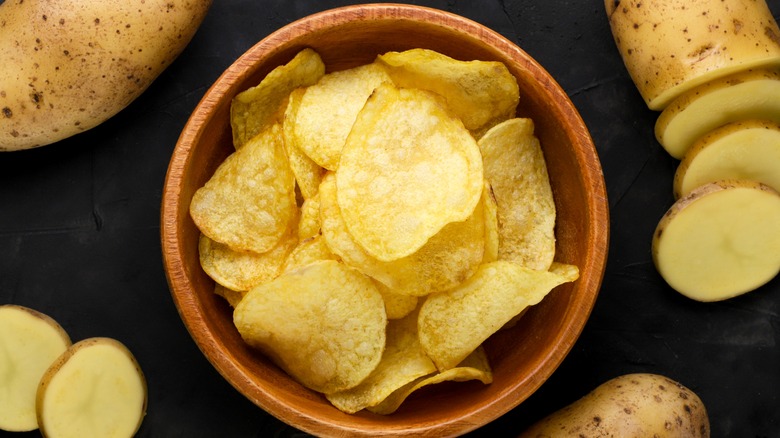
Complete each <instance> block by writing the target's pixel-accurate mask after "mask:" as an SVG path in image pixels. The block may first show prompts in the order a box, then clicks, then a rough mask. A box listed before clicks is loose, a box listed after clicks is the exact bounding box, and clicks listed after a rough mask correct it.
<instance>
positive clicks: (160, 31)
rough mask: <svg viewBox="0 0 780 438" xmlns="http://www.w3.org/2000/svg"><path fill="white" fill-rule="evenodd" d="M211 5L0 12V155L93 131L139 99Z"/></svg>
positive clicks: (63, 1)
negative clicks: (88, 130) (2, 152)
mask: <svg viewBox="0 0 780 438" xmlns="http://www.w3.org/2000/svg"><path fill="white" fill-rule="evenodd" d="M210 5H211V0H146V1H140V2H138V1H126V0H6V1H5V2H2V3H1V4H0V59H2V60H3V62H2V64H1V65H0V77H2V78H3V79H2V82H0V151H13V150H20V149H29V148H34V147H38V146H43V145H47V144H50V143H54V142H56V141H59V140H62V139H64V138H67V137H70V136H72V135H74V134H77V133H79V132H82V131H85V130H87V129H90V128H92V127H94V126H96V125H98V124H100V123H102V122H104V121H105V120H107V119H108V118H109V117H111V116H113V115H115V114H116V113H117V112H119V111H120V110H122V109H123V108H125V107H126V106H127V105H128V104H130V102H132V101H133V100H134V99H136V98H137V97H138V96H139V95H140V94H141V93H142V92H143V91H144V90H145V89H146V88H147V87H148V86H149V85H150V84H151V83H152V81H153V80H154V79H155V78H156V77H157V76H158V75H159V74H160V73H162V71H163V70H164V69H165V68H167V67H168V66H169V65H170V64H171V62H172V61H173V60H174V59H175V58H176V57H177V56H178V55H179V54H180V53H181V51H182V50H183V49H184V47H185V46H186V45H187V44H188V43H189V41H190V40H191V38H192V37H193V35H194V34H195V31H196V30H197V29H198V27H199V26H200V24H201V22H202V21H203V18H204V17H205V15H206V12H207V11H208V9H209V7H210Z"/></svg>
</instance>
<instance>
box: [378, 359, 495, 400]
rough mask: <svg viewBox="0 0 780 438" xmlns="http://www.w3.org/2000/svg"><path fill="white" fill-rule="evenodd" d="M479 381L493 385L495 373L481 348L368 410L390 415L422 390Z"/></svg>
mask: <svg viewBox="0 0 780 438" xmlns="http://www.w3.org/2000/svg"><path fill="white" fill-rule="evenodd" d="M467 380H479V381H481V382H482V383H484V384H485V385H487V384H490V383H493V371H492V370H491V368H490V363H489V362H488V358H487V355H486V354H485V350H484V349H483V348H482V347H481V346H480V347H477V349H476V350H474V352H473V353H471V354H469V355H468V356H466V358H465V359H463V362H461V363H459V364H458V365H457V366H456V367H455V368H450V369H448V370H444V371H440V372H434V373H432V374H429V375H427V376H423V377H420V378H418V379H417V380H415V381H413V382H411V383H408V384H406V385H404V386H402V387H401V388H398V389H397V390H396V391H395V392H393V393H392V394H390V395H389V396H387V397H386V398H385V399H384V400H383V401H382V402H381V403H379V404H376V405H374V406H368V407H367V410H369V411H371V412H373V413H375V414H380V415H389V414H392V413H393V412H395V411H396V410H398V408H399V407H401V404H402V403H403V402H404V400H406V399H407V397H409V396H410V395H412V393H413V392H415V391H417V390H418V389H420V388H424V387H426V386H429V385H435V384H437V383H442V382H447V381H452V382H465V381H467Z"/></svg>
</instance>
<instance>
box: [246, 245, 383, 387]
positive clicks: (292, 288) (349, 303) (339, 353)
mask: <svg viewBox="0 0 780 438" xmlns="http://www.w3.org/2000/svg"><path fill="white" fill-rule="evenodd" d="M233 321H234V323H235V325H236V328H237V329H238V332H239V333H240V334H241V337H242V338H243V339H244V340H245V341H246V342H247V343H248V344H249V345H251V346H253V347H255V348H258V349H260V350H262V351H264V352H265V353H266V354H267V355H268V356H269V357H271V358H272V359H273V360H274V361H275V362H276V363H277V364H278V365H279V367H280V368H282V369H283V370H285V371H286V372H287V373H288V374H290V375H291V376H293V377H294V378H295V379H297V380H298V382H300V383H301V384H303V385H304V386H306V387H308V388H310V389H313V390H315V391H319V392H321V393H323V394H331V393H334V392H337V391H344V390H347V389H349V388H352V387H355V386H356V385H358V384H359V383H360V382H362V381H363V380H364V379H365V378H366V377H367V376H368V375H369V374H370V373H371V372H372V371H373V370H374V368H376V366H377V364H378V363H379V361H380V359H381V358H382V352H383V351H384V346H385V327H386V325H387V316H386V314H385V306H384V303H383V302H382V296H381V295H380V294H379V291H377V289H376V287H375V286H374V283H373V282H372V281H371V280H370V279H369V278H368V277H366V276H365V275H363V274H361V273H360V272H358V271H356V270H354V269H351V268H349V267H347V266H345V265H344V264H343V263H340V262H337V261H334V260H323V261H319V262H314V263H310V264H308V265H306V266H303V267H301V268H299V269H295V270H293V271H288V272H285V273H283V274H282V275H280V276H279V277H277V278H276V279H275V280H273V281H271V282H268V283H264V284H262V285H260V286H257V287H255V288H253V289H252V290H250V291H249V292H248V293H247V294H246V295H245V296H244V298H243V299H242V300H241V301H240V302H239V303H238V305H237V306H236V308H235V310H234V312H233Z"/></svg>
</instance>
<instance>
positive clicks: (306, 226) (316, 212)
mask: <svg viewBox="0 0 780 438" xmlns="http://www.w3.org/2000/svg"><path fill="white" fill-rule="evenodd" d="M317 190H318V191H319V187H318V188H317ZM300 213H301V218H300V222H298V238H299V239H301V240H304V239H308V238H309V237H314V236H316V235H318V234H320V196H319V193H317V194H315V195H314V196H312V197H311V198H308V199H305V200H304V201H303V204H301V212H300Z"/></svg>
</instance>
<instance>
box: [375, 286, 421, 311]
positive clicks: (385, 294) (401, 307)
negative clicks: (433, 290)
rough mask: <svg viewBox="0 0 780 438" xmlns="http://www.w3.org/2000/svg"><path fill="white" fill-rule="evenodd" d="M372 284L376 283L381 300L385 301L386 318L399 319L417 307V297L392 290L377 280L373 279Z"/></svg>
mask: <svg viewBox="0 0 780 438" xmlns="http://www.w3.org/2000/svg"><path fill="white" fill-rule="evenodd" d="M374 284H376V288H377V289H379V293H380V294H382V300H383V301H384V302H385V312H386V313H387V319H401V318H403V317H405V316H406V315H408V314H410V313H412V312H413V311H414V309H416V308H417V304H418V302H419V301H420V300H419V298H418V297H416V296H414V295H407V294H399V293H397V292H394V291H393V290H392V289H390V288H389V287H387V286H385V285H384V284H383V283H382V282H380V281H377V280H374Z"/></svg>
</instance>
